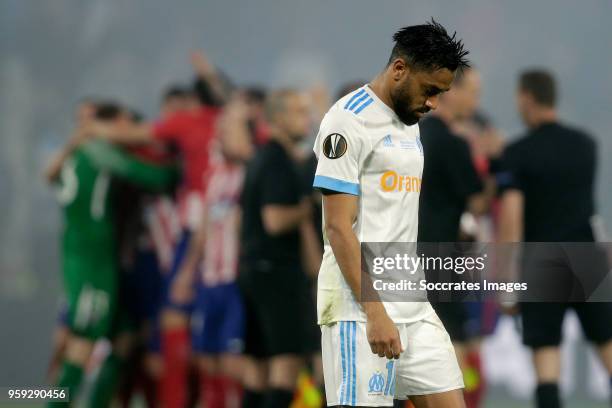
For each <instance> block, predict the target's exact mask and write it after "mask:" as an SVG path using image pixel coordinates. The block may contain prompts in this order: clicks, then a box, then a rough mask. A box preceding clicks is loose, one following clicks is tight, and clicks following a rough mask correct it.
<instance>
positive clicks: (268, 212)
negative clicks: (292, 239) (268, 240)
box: [261, 199, 310, 235]
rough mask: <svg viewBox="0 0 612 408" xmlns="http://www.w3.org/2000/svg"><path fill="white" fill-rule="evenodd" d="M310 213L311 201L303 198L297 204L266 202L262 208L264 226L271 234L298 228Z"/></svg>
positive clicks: (279, 233)
mask: <svg viewBox="0 0 612 408" xmlns="http://www.w3.org/2000/svg"><path fill="white" fill-rule="evenodd" d="M309 215H310V203H309V202H308V200H307V199H303V200H302V201H300V203H299V204H297V205H285V204H266V205H264V206H263V208H262V210H261V218H262V222H263V227H264V229H265V230H266V232H267V233H268V234H270V235H281V234H284V233H286V232H289V231H293V230H295V229H298V228H299V226H300V224H301V223H302V221H304V220H305V219H307V218H308V217H309Z"/></svg>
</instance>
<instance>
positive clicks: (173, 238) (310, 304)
mask: <svg viewBox="0 0 612 408" xmlns="http://www.w3.org/2000/svg"><path fill="white" fill-rule="evenodd" d="M191 64H192V66H193V68H194V71H195V81H194V82H193V84H191V85H178V86H172V87H170V88H168V89H167V90H166V91H165V92H164V94H163V96H162V99H161V104H160V112H159V116H158V117H157V118H155V120H152V121H146V120H145V119H144V118H143V117H142V115H140V114H139V113H138V111H137V110H136V109H134V107H128V106H124V105H122V104H121V103H119V102H117V101H113V100H106V99H99V98H95V97H94V98H91V99H89V98H88V99H83V100H82V101H81V102H79V104H78V106H77V108H76V112H75V121H76V124H75V131H74V133H73V134H72V135H71V137H70V138H69V140H67V142H66V146H64V147H63V148H62V149H61V151H59V152H58V154H57V155H56V157H54V158H53V159H52V160H51V162H50V164H49V166H48V169H47V173H46V177H47V179H48V180H49V181H50V182H51V183H52V184H53V185H54V186H55V187H56V189H57V195H58V200H59V201H60V203H61V204H62V207H63V211H64V214H65V225H64V231H63V237H62V240H63V241H62V246H61V248H62V251H63V254H62V262H63V264H62V271H63V283H64V287H65V302H64V306H63V307H62V310H61V312H60V314H59V317H58V324H57V329H56V333H55V335H54V341H53V345H54V346H53V347H54V348H53V357H52V360H51V362H50V366H49V372H48V376H49V380H50V381H51V382H52V383H54V384H58V385H59V386H64V387H69V388H70V390H71V395H72V396H73V397H76V395H77V393H79V392H80V395H81V398H82V399H83V400H86V401H88V402H87V405H88V406H92V407H106V406H109V405H110V404H111V403H113V402H114V403H116V404H120V405H121V406H130V404H131V401H132V400H133V398H134V397H135V396H136V395H140V397H139V398H142V399H143V400H144V401H145V402H146V405H147V406H151V407H156V406H161V407H168V408H179V407H186V406H202V407H208V408H220V407H238V406H247V407H255V406H266V407H283V406H288V405H289V404H291V405H292V406H294V407H318V406H321V405H322V404H324V400H323V395H324V393H323V392H321V390H322V385H323V379H322V372H321V371H322V369H321V361H320V359H321V357H320V344H319V336H320V334H319V332H318V327H317V325H316V317H315V316H316V313H315V310H314V308H315V306H314V305H315V302H314V293H315V292H314V290H313V289H314V288H315V287H316V286H315V285H316V275H317V272H318V267H319V264H320V259H321V254H322V245H323V241H322V231H321V208H320V205H321V200H320V196H319V195H318V194H319V193H318V192H316V191H315V190H313V189H312V180H313V178H314V171H315V168H316V159H315V158H314V155H313V153H312V150H311V147H312V140H313V137H314V135H316V131H317V126H318V124H319V122H320V120H321V119H322V115H323V114H324V113H325V112H326V111H327V110H328V108H329V106H331V104H332V103H333V102H334V100H332V99H333V97H332V96H330V94H329V91H328V90H327V89H326V88H325V87H323V86H316V87H313V88H312V89H308V90H299V89H281V90H266V89H264V88H260V87H244V88H242V87H238V86H235V85H234V84H233V83H232V81H231V80H230V79H228V78H227V77H226V76H225V75H223V74H222V73H221V72H220V71H219V70H218V69H217V68H215V67H214V66H213V64H211V63H210V62H209V61H208V60H207V58H206V56H205V55H204V54H203V53H201V52H195V53H194V54H193V55H192V56H191ZM531 75H532V76H533V75H536V77H537V76H538V75H544V76H546V73H543V72H535V74H534V73H533V72H532V73H531ZM523 79H524V77H523ZM536 82H537V81H536ZM361 85H363V82H360V81H355V82H354V83H348V84H347V85H346V86H345V87H343V88H342V89H341V90H339V91H338V92H337V95H334V96H336V97H338V98H339V97H341V96H343V95H345V94H347V93H349V92H351V91H352V90H354V89H356V88H358V87H360V86H361ZM480 86H481V84H480V77H479V73H478V71H477V69H475V68H471V69H469V70H467V71H465V72H463V73H461V74H460V75H459V76H458V78H457V79H456V80H455V83H454V85H453V87H452V89H451V91H449V92H448V93H447V94H445V95H443V96H442V97H441V98H440V103H439V106H438V108H437V110H436V112H435V116H434V115H430V117H428V118H426V119H424V120H423V121H422V122H421V125H420V126H421V139H422V141H423V145H424V150H425V151H426V159H425V169H424V176H423V180H424V182H423V187H422V193H421V194H422V196H421V211H420V221H419V224H420V228H419V229H420V231H419V240H422V241H427V242H453V241H457V240H465V241H480V242H492V241H495V237H496V235H497V231H496V230H497V225H498V216H499V198H498V195H497V194H496V191H497V190H498V188H497V187H498V184H499V183H498V181H499V180H498V179H499V174H501V173H499V168H500V158H501V157H502V154H503V151H504V141H505V139H504V137H502V135H501V134H500V132H499V131H498V130H497V129H496V128H495V127H494V125H493V124H492V122H491V121H490V120H489V119H488V118H487V116H486V115H484V114H483V113H482V112H481V111H480V106H479V100H480V91H481V89H480ZM529 103H535V102H533V101H532V102H529V101H523V103H522V104H519V109H524V110H529V109H530V105H529ZM534 106H535V105H534ZM521 113H522V114H523V117H525V115H528V114H529V113H528V112H527V111H525V112H521ZM430 180H431V181H430ZM262 282H263V283H262ZM296 308H297V309H296ZM284 310H291V311H295V310H303V313H302V314H301V315H299V316H287V314H286V313H284ZM436 310H437V312H438V314H439V315H440V317H441V318H442V320H443V322H444V323H445V326H446V328H447V331H448V332H449V334H450V336H451V339H452V340H453V342H454V344H455V346H456V352H457V357H458V359H459V362H460V366H461V367H462V369H463V371H464V376H465V384H466V389H465V397H466V403H467V406H468V407H478V406H481V404H482V401H483V398H484V395H485V394H484V392H485V379H484V377H483V373H482V370H481V362H480V354H479V344H480V340H481V339H482V338H483V336H486V335H488V334H491V333H492V332H493V331H494V329H495V324H496V321H497V317H498V314H499V311H498V307H497V306H496V305H495V304H493V303H488V302H485V303H470V304H456V303H449V304H444V303H439V304H437V305H436ZM86 379H87V381H85V380H86ZM83 384H87V386H83ZM84 394H88V395H84ZM61 405H62V404H60V403H52V404H50V406H61Z"/></svg>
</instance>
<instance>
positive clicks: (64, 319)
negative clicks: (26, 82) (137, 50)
mask: <svg viewBox="0 0 612 408" xmlns="http://www.w3.org/2000/svg"><path fill="white" fill-rule="evenodd" d="M95 115H96V100H95V98H83V99H81V100H80V101H79V103H78V104H77V106H76V110H75V113H74V123H75V125H76V126H82V125H84V124H85V123H88V122H90V121H91V120H93V119H94V118H95ZM49 170H51V171H57V170H56V169H51V168H49V169H47V171H49ZM45 176H46V178H47V180H48V181H49V180H50V179H51V178H54V177H55V174H50V173H47V174H46V175H45ZM69 334H70V329H69V328H68V310H67V305H66V304H65V302H62V305H61V306H60V310H59V313H58V317H57V322H56V327H55V330H54V333H53V346H52V351H51V358H50V359H49V366H48V369H47V380H48V381H49V382H50V383H54V382H55V381H56V379H57V372H58V369H59V368H60V367H61V363H62V361H63V358H64V351H65V349H66V344H67V342H68V337H69Z"/></svg>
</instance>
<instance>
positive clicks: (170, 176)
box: [83, 140, 179, 191]
mask: <svg viewBox="0 0 612 408" xmlns="http://www.w3.org/2000/svg"><path fill="white" fill-rule="evenodd" d="M83 152H84V153H85V154H86V155H87V156H88V157H89V158H90V159H91V160H92V161H93V163H94V164H95V165H96V166H97V167H98V168H101V169H105V170H108V171H109V172H111V173H112V174H113V175H115V176H117V177H120V178H123V179H125V180H126V181H128V182H130V183H134V184H136V185H138V186H140V187H143V188H146V189H149V190H152V191H164V190H166V189H168V188H170V187H171V186H172V185H173V184H174V183H175V182H176V180H177V179H178V175H179V171H178V169H177V167H176V166H173V165H163V166H162V165H155V164H149V163H146V162H144V161H142V160H138V159H136V158H134V157H133V156H131V155H130V154H128V153H126V152H125V151H123V150H122V149H121V148H119V147H117V146H113V145H112V144H110V143H107V142H104V141H102V140H95V141H92V142H90V143H87V144H86V145H83Z"/></svg>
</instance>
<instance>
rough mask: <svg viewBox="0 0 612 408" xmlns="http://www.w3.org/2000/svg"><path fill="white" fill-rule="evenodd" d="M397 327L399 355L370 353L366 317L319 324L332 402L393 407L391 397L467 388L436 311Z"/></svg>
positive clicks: (402, 397)
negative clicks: (400, 343) (399, 342)
mask: <svg viewBox="0 0 612 408" xmlns="http://www.w3.org/2000/svg"><path fill="white" fill-rule="evenodd" d="M396 326H397V328H398V330H399V334H400V339H401V342H402V346H403V349H404V351H403V353H402V354H401V355H400V358H399V359H398V360H388V359H387V358H385V357H378V355H376V354H373V353H372V350H371V349H370V345H369V344H368V340H367V335H366V323H365V322H355V321H341V322H337V323H334V324H331V325H326V326H321V348H322V354H323V375H324V377H325V394H326V397H327V405H328V406H333V405H350V406H365V407H370V406H392V405H393V398H396V399H408V397H409V396H411V395H426V394H435V393H441V392H445V391H450V390H454V389H459V388H463V387H464V385H463V376H462V374H461V370H460V369H459V365H458V363H457V358H456V356H455V350H454V349H453V345H452V344H451V341H450V337H449V336H448V333H447V332H446V330H445V329H444V326H443V325H442V322H441V321H440V319H439V318H438V316H437V315H436V314H435V313H432V314H431V315H430V316H428V317H426V318H424V319H422V320H419V321H416V322H413V323H396Z"/></svg>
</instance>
